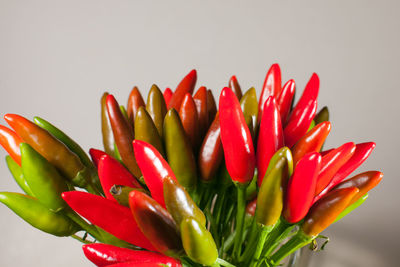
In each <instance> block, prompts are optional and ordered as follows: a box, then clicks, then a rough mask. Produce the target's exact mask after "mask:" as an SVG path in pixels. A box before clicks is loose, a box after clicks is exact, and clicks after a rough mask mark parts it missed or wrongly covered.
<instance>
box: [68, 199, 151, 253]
mask: <svg viewBox="0 0 400 267" xmlns="http://www.w3.org/2000/svg"><path fill="white" fill-rule="evenodd" d="M62 198H63V199H64V200H65V201H66V202H67V204H68V205H69V206H70V207H71V208H72V209H73V210H74V211H76V212H77V213H79V214H80V215H81V216H83V217H84V218H86V219H87V220H89V221H90V222H91V223H93V224H95V225H97V226H99V227H100V228H102V229H104V230H105V231H106V232H109V233H110V234H112V235H114V236H115V237H117V238H119V239H122V240H124V241H127V242H129V243H131V244H133V245H135V246H139V247H142V248H145V249H148V250H153V251H154V250H155V248H154V247H153V245H151V243H150V242H149V240H147V238H146V237H145V236H144V235H143V233H142V232H141V231H140V229H139V227H138V225H137V223H136V221H135V219H134V218H133V216H132V213H131V211H130V209H129V208H127V207H124V206H121V205H119V204H118V203H116V202H114V201H111V200H109V199H106V198H103V197H101V196H97V195H93V194H90V193H86V192H81V191H69V192H64V193H62Z"/></svg>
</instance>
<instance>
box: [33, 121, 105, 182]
mask: <svg viewBox="0 0 400 267" xmlns="http://www.w3.org/2000/svg"><path fill="white" fill-rule="evenodd" d="M33 121H34V122H35V123H36V125H38V126H40V127H41V128H43V129H45V130H46V131H48V132H49V133H51V134H52V135H53V136H54V137H55V138H57V139H58V140H59V141H61V142H62V143H63V144H64V145H66V146H67V147H68V148H69V149H70V150H71V151H72V152H73V153H75V154H76V155H77V156H78V157H79V159H80V160H81V162H82V163H83V165H85V166H86V167H87V168H88V169H89V170H90V171H91V182H92V183H93V184H95V185H96V186H97V188H98V189H100V188H101V184H100V180H99V177H98V176H97V172H96V169H95V167H94V165H93V163H92V161H91V160H90V158H89V156H88V155H87V154H86V152H85V151H84V150H83V149H82V148H81V146H80V145H78V143H76V142H75V141H74V140H72V139H71V138H70V137H69V136H68V135H66V134H65V133H64V132H63V131H61V130H60V129H58V128H57V127H55V126H54V125H52V124H51V123H50V122H48V121H46V120H44V119H42V118H40V117H34V118H33Z"/></svg>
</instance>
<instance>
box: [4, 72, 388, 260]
mask: <svg viewBox="0 0 400 267" xmlns="http://www.w3.org/2000/svg"><path fill="white" fill-rule="evenodd" d="M196 79H197V74H196V71H195V70H193V71H191V72H190V73H189V74H188V75H187V76H186V77H184V78H183V80H182V81H181V82H180V83H179V85H178V86H177V88H176V89H175V91H172V90H171V89H169V88H167V89H166V90H165V91H164V92H162V91H161V90H160V89H159V88H158V87H157V86H156V85H153V86H152V87H151V89H150V92H149V94H148V96H147V101H144V99H143V97H142V95H141V93H140V91H139V90H138V88H136V87H134V88H133V90H132V92H131V93H130V95H129V99H128V104H127V106H126V107H125V106H122V105H119V104H118V102H117V101H116V99H115V98H114V96H113V95H110V94H108V93H104V95H103V96H102V98H101V127H102V133H103V143H104V151H102V150H97V149H91V150H90V151H89V154H90V157H91V158H90V157H89V156H88V155H87V154H86V153H85V151H83V150H82V148H81V147H80V146H79V145H78V144H77V143H76V142H75V141H73V140H72V139H71V138H70V137H68V136H67V135H66V134H65V133H64V132H62V131H61V130H60V129H58V128H57V127H55V126H54V125H52V124H51V123H49V122H48V121H46V120H44V119H42V118H39V117H35V118H34V119H33V121H30V120H28V119H26V118H24V117H22V116H19V115H15V114H6V115H5V116H4V118H5V120H6V122H7V123H8V124H9V126H10V128H7V127H4V126H1V125H0V144H1V145H2V146H3V147H4V148H5V150H6V151H7V152H8V153H9V156H7V157H6V162H7V165H8V167H9V169H10V171H11V173H12V175H13V177H14V179H15V181H16V182H17V183H18V185H19V186H20V187H21V189H22V190H23V191H24V192H25V194H20V193H11V192H1V193H0V201H1V202H2V203H4V204H5V205H6V206H8V207H9V208H10V209H11V210H13V211H14V212H15V213H16V214H17V215H19V216H20V217H21V218H22V219H24V220H25V221H26V222H28V223H29V224H31V225H32V226H34V227H36V228H38V229H40V230H42V231H44V232H47V233H49V234H52V235H56V236H70V237H73V238H75V239H77V240H79V241H81V242H83V243H85V244H84V245H83V251H84V253H85V255H86V257H87V258H88V259H89V260H91V261H92V262H93V263H95V264H96V265H97V266H120V267H122V266H221V265H222V266H252V267H254V266H277V265H279V264H281V262H282V260H284V259H285V258H286V257H287V256H289V255H290V254H292V253H293V252H294V251H296V250H298V249H299V248H301V247H304V246H306V245H309V244H311V245H314V246H315V244H316V239H317V238H320V237H323V236H321V235H320V233H321V232H322V231H323V230H324V229H325V228H327V227H328V226H329V225H330V224H332V223H334V222H336V221H338V220H340V219H341V218H342V217H343V216H345V215H346V214H348V213H349V212H351V211H352V210H354V209H355V208H357V207H358V206H360V205H361V204H362V203H363V202H364V201H365V200H366V198H367V197H368V191H369V190H371V189H372V188H373V187H375V186H376V185H377V184H378V183H379V182H380V181H381V179H382V176H383V174H382V173H381V172H378V171H368V172H364V173H361V174H357V175H356V176H353V177H351V178H348V177H349V176H350V174H351V173H353V171H354V170H355V169H356V168H358V167H359V166H360V165H361V164H362V163H363V162H364V161H365V160H366V159H367V157H368V156H369V155H370V153H371V152H372V150H373V149H374V147H375V143H373V142H367V143H360V144H354V143H352V142H349V143H345V144H343V145H341V146H338V147H337V148H332V149H329V150H323V149H322V147H323V144H324V142H325V139H326V138H327V136H328V134H329V132H330V130H331V123H330V122H329V112H328V109H327V108H326V107H324V108H322V109H320V111H319V112H317V97H318V91H319V78H318V76H317V74H315V73H314V74H313V75H312V76H311V78H310V80H309V81H308V83H307V85H306V87H305V89H304V90H303V93H302V95H301V97H300V98H299V100H298V101H297V103H296V104H295V105H294V104H293V102H294V94H295V82H294V81H293V80H289V81H287V82H286V83H285V84H284V85H282V81H281V71H280V68H279V66H278V65H277V64H274V65H272V67H271V68H270V69H269V71H268V73H267V75H266V78H265V82H264V84H263V87H262V92H261V96H260V97H259V99H257V95H256V91H255V89H254V88H250V89H249V90H247V91H246V92H245V93H244V94H242V90H241V87H240V85H239V82H238V80H237V78H236V77H235V76H232V78H231V79H230V80H229V84H228V87H225V88H223V89H222V92H221V95H220V97H219V108H218V110H217V105H216V102H215V99H214V96H213V94H212V92H211V90H209V89H207V88H206V87H204V86H202V87H200V88H199V89H198V90H197V92H196V93H195V94H193V92H194V89H195V84H196ZM77 188H79V189H78V190H76V189H77Z"/></svg>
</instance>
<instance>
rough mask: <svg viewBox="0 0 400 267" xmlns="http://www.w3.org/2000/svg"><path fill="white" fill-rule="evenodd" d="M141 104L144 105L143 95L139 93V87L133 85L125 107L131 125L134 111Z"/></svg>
mask: <svg viewBox="0 0 400 267" xmlns="http://www.w3.org/2000/svg"><path fill="white" fill-rule="evenodd" d="M143 106H145V104H144V100H143V97H142V95H141V94H140V91H139V89H138V88H137V87H136V86H135V87H133V89H132V91H131V93H130V94H129V98H128V105H127V108H126V112H127V114H128V118H129V122H130V123H131V124H132V125H133V124H134V123H135V117H136V113H137V112H138V110H139V108H140V107H143Z"/></svg>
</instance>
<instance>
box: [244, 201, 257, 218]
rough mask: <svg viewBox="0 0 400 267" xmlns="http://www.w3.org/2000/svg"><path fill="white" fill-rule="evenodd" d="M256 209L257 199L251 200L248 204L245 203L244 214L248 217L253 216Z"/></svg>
mask: <svg viewBox="0 0 400 267" xmlns="http://www.w3.org/2000/svg"><path fill="white" fill-rule="evenodd" d="M256 208H257V198H255V199H253V200H252V201H250V202H249V203H247V206H246V214H249V215H250V216H254V214H255V213H256Z"/></svg>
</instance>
